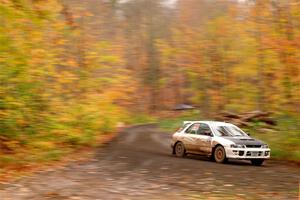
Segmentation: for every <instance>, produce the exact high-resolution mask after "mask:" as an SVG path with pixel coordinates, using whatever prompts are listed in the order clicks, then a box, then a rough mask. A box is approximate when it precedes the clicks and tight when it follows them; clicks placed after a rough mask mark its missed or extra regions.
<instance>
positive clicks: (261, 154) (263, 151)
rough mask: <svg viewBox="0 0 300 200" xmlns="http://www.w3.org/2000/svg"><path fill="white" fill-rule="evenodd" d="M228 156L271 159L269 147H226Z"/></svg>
mask: <svg viewBox="0 0 300 200" xmlns="http://www.w3.org/2000/svg"><path fill="white" fill-rule="evenodd" d="M225 151H226V157H227V158H235V159H269V158H270V154H271V149H269V148H230V147H227V148H225Z"/></svg>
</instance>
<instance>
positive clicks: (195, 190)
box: [0, 125, 300, 200]
mask: <svg viewBox="0 0 300 200" xmlns="http://www.w3.org/2000/svg"><path fill="white" fill-rule="evenodd" d="M170 137H171V134H168V133H165V132H162V131H160V130H159V129H158V128H156V127H155V126H153V125H147V126H138V127H133V128H129V129H126V130H125V131H123V132H122V133H121V134H120V136H119V137H117V139H115V140H114V141H112V142H111V143H110V144H108V145H106V146H104V147H101V148H99V150H98V152H97V154H96V156H95V158H94V159H92V160H90V161H88V162H85V163H77V162H76V163H71V164H69V165H68V166H66V167H63V168H61V169H56V170H48V171H44V172H41V173H37V174H35V175H32V176H30V177H26V178H22V179H21V180H19V181H17V182H14V183H9V184H4V185H1V186H0V199H1V200H8V199H11V200H19V199H22V200H23V199H30V200H42V199H55V200H60V199H61V200H67V199H93V200H96V199H124V200H125V199H270V198H272V199H289V200H291V199H298V190H299V180H300V169H299V168H298V167H296V166H291V165H285V164H283V163H281V162H275V161H268V162H266V163H265V165H264V166H261V167H254V166H252V165H250V164H249V163H248V162H244V161H234V162H233V161H232V162H229V163H228V164H217V163H214V162H211V161H209V160H208V159H207V158H204V157H198V156H188V157H187V158H176V157H174V156H172V155H171V153H170V152H171V150H170Z"/></svg>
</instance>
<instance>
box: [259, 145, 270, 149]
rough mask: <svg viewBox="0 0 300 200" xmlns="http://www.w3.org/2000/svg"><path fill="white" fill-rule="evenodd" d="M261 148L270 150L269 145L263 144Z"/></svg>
mask: <svg viewBox="0 0 300 200" xmlns="http://www.w3.org/2000/svg"><path fill="white" fill-rule="evenodd" d="M261 148H264V149H268V148H269V146H268V145H267V144H263V145H261Z"/></svg>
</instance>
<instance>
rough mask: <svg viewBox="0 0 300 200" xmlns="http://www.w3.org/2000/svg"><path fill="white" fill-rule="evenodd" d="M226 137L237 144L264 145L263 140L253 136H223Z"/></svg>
mask: <svg viewBox="0 0 300 200" xmlns="http://www.w3.org/2000/svg"><path fill="white" fill-rule="evenodd" d="M223 138H224V139H227V140H230V141H232V142H234V143H235V144H242V145H264V144H265V143H264V142H263V141H260V140H257V139H254V138H251V137H223Z"/></svg>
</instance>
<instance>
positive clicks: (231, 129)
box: [215, 126, 248, 137]
mask: <svg viewBox="0 0 300 200" xmlns="http://www.w3.org/2000/svg"><path fill="white" fill-rule="evenodd" d="M215 130H216V135H217V136H220V137H224V136H230V137H238V136H248V135H247V134H246V133H244V132H243V131H242V130H241V129H239V128H238V127H236V126H217V127H215Z"/></svg>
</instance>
